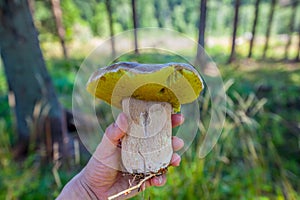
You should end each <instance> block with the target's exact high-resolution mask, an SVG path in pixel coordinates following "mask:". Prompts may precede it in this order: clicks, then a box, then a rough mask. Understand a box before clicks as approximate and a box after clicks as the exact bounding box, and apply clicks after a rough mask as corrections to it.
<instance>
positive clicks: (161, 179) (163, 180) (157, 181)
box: [150, 174, 167, 186]
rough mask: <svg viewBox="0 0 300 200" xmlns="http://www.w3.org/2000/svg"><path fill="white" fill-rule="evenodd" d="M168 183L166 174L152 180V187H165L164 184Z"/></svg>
mask: <svg viewBox="0 0 300 200" xmlns="http://www.w3.org/2000/svg"><path fill="white" fill-rule="evenodd" d="M166 182H167V178H166V175H165V174H163V175H161V176H156V177H154V178H152V179H150V185H152V186H163V185H164V184H166Z"/></svg>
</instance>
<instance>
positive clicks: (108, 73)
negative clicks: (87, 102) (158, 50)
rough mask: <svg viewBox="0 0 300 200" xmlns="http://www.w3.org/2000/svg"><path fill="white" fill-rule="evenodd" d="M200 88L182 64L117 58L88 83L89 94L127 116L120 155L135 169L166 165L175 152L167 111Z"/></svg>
mask: <svg viewBox="0 0 300 200" xmlns="http://www.w3.org/2000/svg"><path fill="white" fill-rule="evenodd" d="M202 89H203V83H202V80H201V78H200V75H199V74H198V72H197V70H195V69H194V68H193V67H192V66H191V65H189V64H185V63H167V64H139V63H134V62H120V63H116V64H113V65H110V66H107V67H104V68H100V69H99V70H98V71H96V72H95V73H94V74H93V75H92V76H91V77H90V79H89V81H88V83H87V90H88V91H89V92H90V93H91V94H93V95H94V96H95V97H97V98H100V99H102V100H104V101H105V102H107V103H109V104H111V105H113V106H115V107H117V108H122V109H123V112H124V113H125V114H126V115H127V117H128V121H129V129H128V130H127V134H126V135H125V136H124V138H123V139H122V151H121V154H122V163H123V166H124V168H125V169H126V171H127V172H129V173H133V174H152V173H158V172H159V171H160V170H162V169H165V168H166V167H168V165H169V163H170V160H171V157H172V154H173V149H172V141H171V137H172V125H171V114H172V113H175V112H179V111H180V106H181V104H186V103H190V102H193V101H194V100H195V99H197V97H198V96H199V94H200V92H201V90H202Z"/></svg>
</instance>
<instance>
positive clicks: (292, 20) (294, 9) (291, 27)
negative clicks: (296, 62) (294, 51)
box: [284, 0, 298, 60]
mask: <svg viewBox="0 0 300 200" xmlns="http://www.w3.org/2000/svg"><path fill="white" fill-rule="evenodd" d="M297 6H298V1H297V0H296V1H294V2H293V3H292V4H291V7H292V13H291V18H290V24H289V28H288V41H287V43H286V45H285V53H284V59H285V60H287V59H288V54H289V49H290V46H291V43H292V36H293V30H294V24H295V19H296V15H297Z"/></svg>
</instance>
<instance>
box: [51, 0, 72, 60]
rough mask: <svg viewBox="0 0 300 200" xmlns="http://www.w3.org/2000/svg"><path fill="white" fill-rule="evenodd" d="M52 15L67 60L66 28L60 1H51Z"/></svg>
mask: <svg viewBox="0 0 300 200" xmlns="http://www.w3.org/2000/svg"><path fill="white" fill-rule="evenodd" d="M51 7H52V13H53V17H54V21H55V25H56V30H57V34H58V37H59V40H60V44H61V47H62V50H63V54H64V57H65V58H68V51H67V47H66V43H65V34H66V31H65V28H64V25H63V22H62V11H61V7H60V0H51Z"/></svg>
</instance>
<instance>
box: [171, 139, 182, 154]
mask: <svg viewBox="0 0 300 200" xmlns="http://www.w3.org/2000/svg"><path fill="white" fill-rule="evenodd" d="M172 146H173V150H174V151H179V150H180V149H181V148H182V147H183V146H184V141H183V140H182V139H181V138H179V137H176V136H173V137H172Z"/></svg>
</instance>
